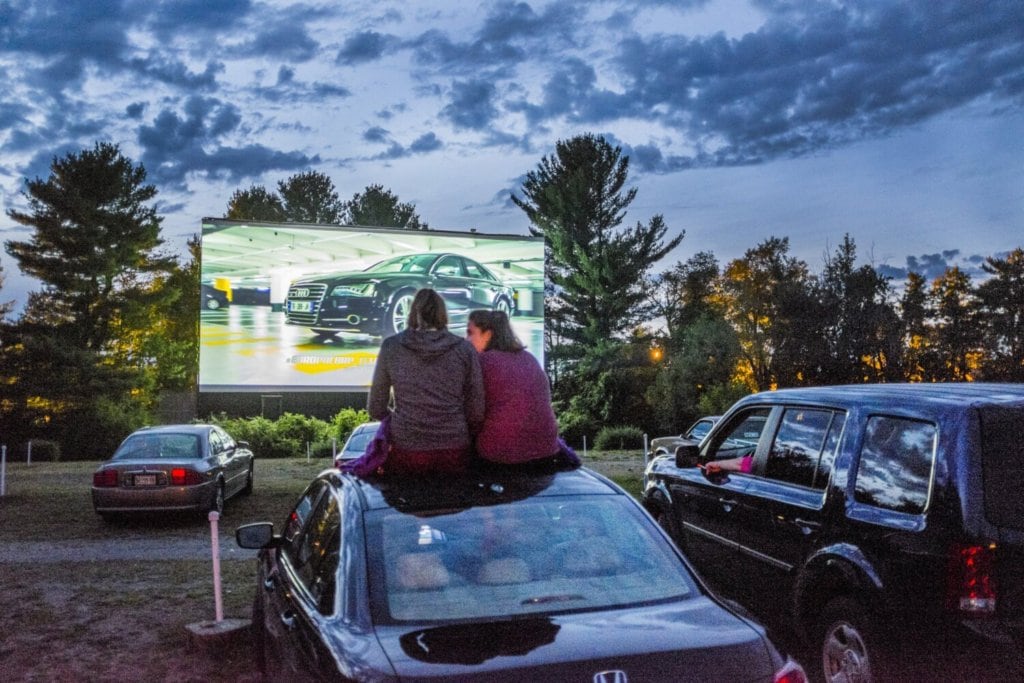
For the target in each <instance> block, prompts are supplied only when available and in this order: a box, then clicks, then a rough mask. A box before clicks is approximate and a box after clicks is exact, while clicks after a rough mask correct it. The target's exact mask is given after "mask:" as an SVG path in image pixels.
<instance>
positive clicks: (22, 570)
mask: <svg viewBox="0 0 1024 683" xmlns="http://www.w3.org/2000/svg"><path fill="white" fill-rule="evenodd" d="M584 464H585V465H587V466H588V467H591V468H592V469H594V470H596V471H598V472H601V473H603V474H605V475H606V476H608V477H609V478H611V479H613V480H614V481H616V482H618V483H619V484H620V485H621V486H623V487H624V488H625V489H626V490H628V491H630V492H631V493H633V494H634V495H637V494H639V492H640V481H641V477H642V470H643V460H642V457H641V456H640V455H639V454H635V453H634V454H629V453H593V452H592V453H589V454H587V456H586V457H585V458H584ZM327 465H329V463H328V462H327V461H326V460H323V459H321V460H319V461H318V460H313V461H307V460H306V459H305V458H295V459H286V460H261V459H258V460H257V464H256V470H255V490H254V493H253V494H252V495H251V496H248V497H244V496H243V497H236V498H234V499H232V500H230V501H228V503H227V505H226V506H225V511H224V516H223V518H222V519H221V524H220V527H221V534H222V535H224V534H226V535H232V534H233V533H234V529H235V527H237V526H239V525H241V524H245V523H248V522H254V521H272V522H275V526H276V527H277V528H281V524H282V522H283V520H284V519H285V516H286V515H287V514H288V512H289V511H290V510H291V506H292V505H293V504H294V502H295V500H296V499H297V497H298V495H299V494H300V493H301V492H302V490H303V488H305V486H306V484H308V483H309V481H310V480H311V479H312V478H313V477H314V476H315V475H316V474H317V473H318V472H320V471H321V470H322V469H324V468H325V467H326V466H327ZM96 467H97V463H95V462H75V463H33V464H32V465H26V464H25V463H8V464H7V470H6V495H5V496H3V497H0V544H4V545H6V546H7V547H16V546H17V544H19V543H32V542H46V543H50V544H52V545H53V547H54V558H53V559H54V560H55V561H51V562H44V563H27V562H14V563H7V564H0V613H2V614H3V615H4V618H3V619H0V680H3V681H53V680H61V679H63V680H68V681H110V680H118V681H175V682H177V681H196V682H197V683H198V682H200V681H212V682H217V681H254V680H257V675H256V671H255V669H254V668H253V664H252V661H251V649H250V644H249V642H248V640H247V639H244V638H243V639H242V641H241V642H239V643H238V644H237V645H236V646H234V647H232V648H230V649H229V650H227V651H224V652H220V653H217V654H216V655H215V656H209V655H205V654H204V653H202V652H196V651H191V650H190V648H189V642H188V638H187V630H186V626H187V625H188V624H191V623H195V622H201V621H208V620H212V619H213V618H214V598H213V577H212V569H211V564H212V563H211V561H200V560H169V561H157V560H153V561H148V560H147V561H129V562H125V561H117V562H114V561H96V560H91V559H88V558H87V557H74V556H72V557H63V556H60V555H59V554H58V552H59V548H60V547H61V542H65V543H72V544H73V543H74V542H83V541H84V542H96V543H100V544H103V543H110V544H117V543H128V542H130V541H132V540H138V539H152V538H159V539H166V540H168V541H171V540H180V539H189V538H197V537H198V538H207V539H208V538H209V524H208V523H207V522H206V520H205V518H204V517H203V516H200V515H195V516H189V517H180V516H179V517H172V518H166V519H165V518H156V519H154V518H150V519H143V520H129V521H127V522H124V523H121V524H116V525H110V524H106V523H104V522H103V521H102V520H101V519H100V518H99V517H98V516H97V515H96V514H95V513H94V512H93V509H92V502H91V499H90V493H89V489H90V486H91V483H92V473H93V471H94V470H95V469H96ZM221 568H222V586H223V600H224V602H223V605H224V616H225V618H237V619H248V618H249V616H250V610H251V605H252V599H253V595H254V593H253V591H254V590H255V580H256V578H255V577H256V563H255V561H253V560H251V559H244V560H241V559H230V558H222V560H221Z"/></svg>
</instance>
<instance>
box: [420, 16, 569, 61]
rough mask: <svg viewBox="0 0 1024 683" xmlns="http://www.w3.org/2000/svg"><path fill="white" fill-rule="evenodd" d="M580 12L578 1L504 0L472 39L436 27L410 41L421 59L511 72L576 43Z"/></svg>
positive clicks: (487, 17)
mask: <svg viewBox="0 0 1024 683" xmlns="http://www.w3.org/2000/svg"><path fill="white" fill-rule="evenodd" d="M579 14H580V11H579V10H578V8H577V7H576V6H575V4H574V3H572V2H555V3H551V4H549V5H548V6H547V7H545V8H544V10H543V12H541V13H540V14H538V13H536V12H535V11H534V10H533V8H532V7H531V6H530V5H529V4H527V3H525V2H501V3H498V4H497V5H495V6H494V7H493V8H492V9H491V11H490V13H489V14H488V15H487V16H486V17H485V18H484V21H483V23H482V24H481V27H480V30H479V31H477V32H476V33H475V34H474V35H473V36H472V37H471V39H470V40H467V41H465V42H457V41H454V40H452V39H451V38H449V37H448V36H447V35H446V34H444V33H442V32H440V31H436V30H430V31H426V32H424V33H423V34H421V35H420V36H419V37H417V38H416V39H414V40H412V41H410V42H409V43H408V46H409V47H411V48H412V49H413V52H414V55H415V58H416V60H417V61H418V62H419V63H420V64H424V65H437V66H443V67H444V68H445V69H446V70H447V72H448V73H475V72H478V71H479V70H480V69H481V67H487V68H489V69H492V70H495V71H497V72H500V73H502V74H503V75H505V76H511V75H512V74H513V69H514V67H515V66H516V65H517V64H519V63H521V62H524V61H526V60H528V59H543V58H545V56H546V55H549V54H551V51H552V50H553V49H561V48H564V47H572V46H574V41H573V38H572V32H573V30H574V28H575V27H577V26H578V23H579V22H578V19H579Z"/></svg>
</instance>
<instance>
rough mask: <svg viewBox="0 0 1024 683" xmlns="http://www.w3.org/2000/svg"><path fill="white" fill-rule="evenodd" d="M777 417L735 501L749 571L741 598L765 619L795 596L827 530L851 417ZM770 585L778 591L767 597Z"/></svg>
mask: <svg viewBox="0 0 1024 683" xmlns="http://www.w3.org/2000/svg"><path fill="white" fill-rule="evenodd" d="M775 418H776V419H774V420H773V421H772V424H771V426H770V428H771V431H772V435H771V439H770V442H769V445H768V448H767V449H766V450H765V453H764V458H763V460H761V461H760V462H757V463H756V464H755V468H754V471H753V472H752V473H751V475H752V476H751V477H750V478H749V482H748V484H747V486H746V487H745V488H744V490H743V491H741V492H738V493H737V495H736V499H737V503H736V510H735V513H736V514H735V515H734V516H733V522H734V524H735V525H736V528H735V530H734V531H733V532H732V534H731V536H732V537H733V538H735V539H736V542H737V551H738V558H737V562H736V566H737V568H738V570H739V571H740V572H741V573H742V580H741V581H740V582H739V583H738V584H737V592H738V593H741V594H743V596H744V602H745V603H746V604H748V606H750V607H751V609H753V610H754V611H755V612H758V613H760V614H763V615H772V614H777V613H778V611H779V604H778V597H779V596H780V595H788V594H789V593H790V588H791V583H792V581H793V579H794V577H795V572H794V571H793V570H794V568H796V567H799V566H800V565H801V563H802V561H803V559H804V558H805V557H807V556H808V554H809V553H810V552H811V551H812V549H813V548H814V547H815V546H816V545H817V543H818V541H819V538H820V537H821V535H822V532H823V530H824V529H825V528H826V527H827V516H828V514H829V508H828V507H826V492H827V488H828V485H829V482H830V480H831V473H832V467H833V463H834V462H835V457H836V453H837V450H838V448H839V444H840V441H841V436H842V433H843V427H844V425H845V423H846V413H845V412H843V411H838V410H832V409H829V408H821V407H805V406H785V407H783V408H781V409H780V410H779V412H778V413H777V415H776V416H775ZM840 498H841V496H840ZM764 586H773V587H777V588H773V589H772V590H771V591H765V590H763V587H764Z"/></svg>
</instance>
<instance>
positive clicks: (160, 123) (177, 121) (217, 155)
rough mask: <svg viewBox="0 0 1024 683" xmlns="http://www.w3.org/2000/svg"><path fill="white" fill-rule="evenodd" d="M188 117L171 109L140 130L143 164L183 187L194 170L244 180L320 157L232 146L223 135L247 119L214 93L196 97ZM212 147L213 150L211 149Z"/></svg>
mask: <svg viewBox="0 0 1024 683" xmlns="http://www.w3.org/2000/svg"><path fill="white" fill-rule="evenodd" d="M183 109H184V116H179V115H178V114H177V113H176V112H174V111H171V110H168V109H165V110H164V111H162V112H160V114H158V115H157V117H156V118H155V119H154V120H153V125H151V126H142V127H141V128H140V129H139V144H140V145H141V146H142V148H143V153H142V159H141V161H142V163H143V164H144V165H145V167H146V169H147V171H148V172H149V173H150V176H151V177H152V178H153V179H154V180H157V181H160V182H163V183H167V184H170V185H173V186H177V187H183V186H184V183H185V178H186V176H187V175H188V174H190V173H204V174H207V175H208V176H211V177H217V178H228V179H230V180H232V181H239V180H242V179H244V178H246V177H252V176H258V175H260V174H262V173H264V172H266V171H271V170H286V171H287V170H294V169H297V168H305V167H308V166H309V165H311V164H313V163H316V162H318V161H319V156H314V157H309V156H307V155H305V154H302V153H300V152H281V151H277V150H273V149H270V148H268V147H265V146H263V145H256V144H253V145H246V146H244V147H230V146H226V145H223V144H222V143H221V141H220V138H222V137H224V136H225V135H227V134H228V133H231V132H234V131H235V130H236V129H237V128H238V127H239V124H240V123H241V115H240V113H239V111H238V108H237V107H235V106H234V105H232V104H225V103H223V102H221V101H220V100H217V99H214V98H208V97H198V96H194V97H190V98H188V99H187V100H186V101H185V104H184V107H183ZM208 150H212V151H208Z"/></svg>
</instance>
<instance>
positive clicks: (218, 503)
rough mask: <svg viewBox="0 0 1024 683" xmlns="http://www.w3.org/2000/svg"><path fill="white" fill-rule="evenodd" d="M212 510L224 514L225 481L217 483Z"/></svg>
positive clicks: (211, 505)
mask: <svg viewBox="0 0 1024 683" xmlns="http://www.w3.org/2000/svg"><path fill="white" fill-rule="evenodd" d="M210 512H216V513H217V514H218V515H223V514H224V482H218V483H217V490H216V491H215V492H214V494H213V502H212V503H211V504H210Z"/></svg>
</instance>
